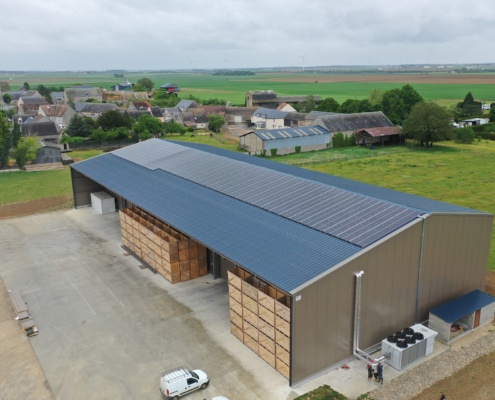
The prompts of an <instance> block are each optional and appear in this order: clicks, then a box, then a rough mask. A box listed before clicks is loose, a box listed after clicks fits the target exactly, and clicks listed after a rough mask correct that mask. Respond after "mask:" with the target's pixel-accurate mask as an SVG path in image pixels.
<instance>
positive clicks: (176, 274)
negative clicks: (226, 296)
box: [119, 207, 208, 283]
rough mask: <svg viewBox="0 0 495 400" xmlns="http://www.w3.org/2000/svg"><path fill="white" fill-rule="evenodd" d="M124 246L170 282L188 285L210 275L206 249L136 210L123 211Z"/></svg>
mask: <svg viewBox="0 0 495 400" xmlns="http://www.w3.org/2000/svg"><path fill="white" fill-rule="evenodd" d="M119 214H120V226H121V233H122V244H123V246H124V248H125V249H126V250H128V251H129V252H131V253H132V254H134V255H135V256H136V257H137V258H138V259H140V261H142V262H144V263H145V264H147V265H148V266H149V267H151V268H152V269H154V270H155V271H157V272H158V273H159V274H160V275H162V276H164V277H165V278H166V279H167V280H168V281H169V282H171V283H177V282H184V281H188V280H190V279H194V278H198V277H199V276H203V275H206V274H207V273H208V266H207V262H206V247H204V246H203V245H201V244H199V243H198V242H196V241H195V240H192V239H191V238H189V237H187V236H185V235H183V234H182V233H180V232H177V231H175V230H174V229H172V228H171V227H170V226H168V225H166V224H164V223H163V222H161V221H159V220H158V219H156V218H155V217H153V216H151V215H149V214H147V213H146V212H144V211H143V210H141V209H139V208H137V207H133V208H126V209H123V210H120V213H119Z"/></svg>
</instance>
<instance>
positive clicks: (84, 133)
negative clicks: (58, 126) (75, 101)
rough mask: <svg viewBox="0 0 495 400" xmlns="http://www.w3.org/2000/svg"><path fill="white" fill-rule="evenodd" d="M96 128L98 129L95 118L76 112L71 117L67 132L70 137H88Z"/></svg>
mask: <svg viewBox="0 0 495 400" xmlns="http://www.w3.org/2000/svg"><path fill="white" fill-rule="evenodd" d="M94 129H96V123H95V121H94V120H92V119H91V118H88V117H82V116H80V115H78V114H76V115H74V116H73V117H72V118H71V120H70V122H69V126H68V127H67V129H66V130H65V133H66V134H67V135H69V136H70V137H88V136H90V135H91V134H92V133H93V130H94Z"/></svg>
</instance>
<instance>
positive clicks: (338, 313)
mask: <svg viewBox="0 0 495 400" xmlns="http://www.w3.org/2000/svg"><path fill="white" fill-rule="evenodd" d="M420 240H421V222H417V223H415V224H413V225H412V226H410V227H408V228H406V229H404V230H403V231H402V232H399V233H398V234H396V235H395V236H393V237H390V238H389V239H388V240H386V241H384V242H382V243H380V244H378V245H377V246H375V247H373V248H371V249H370V250H367V251H366V250H365V251H364V252H363V253H362V254H361V255H359V256H358V257H356V258H355V259H353V260H351V261H349V262H348V263H347V264H345V265H343V266H342V267H340V268H338V269H337V270H335V271H333V272H331V273H329V274H328V275H326V276H324V277H322V278H321V279H320V280H318V281H317V282H315V283H313V284H312V285H310V286H308V287H306V288H304V289H302V290H301V291H300V292H297V293H295V294H294V295H293V298H294V299H295V298H296V297H297V296H299V295H300V296H301V300H299V301H294V302H293V305H294V311H293V328H292V329H293V337H292V354H293V365H292V383H293V384H294V383H297V382H300V381H301V380H303V379H306V378H308V377H310V376H311V375H314V374H316V373H318V372H320V371H322V370H324V369H326V368H329V367H331V366H332V365H334V364H336V363H338V362H340V361H342V360H344V359H346V358H347V357H350V356H352V335H353V316H354V292H355V290H354V287H355V277H354V273H355V272H358V271H361V270H362V271H364V281H363V293H362V294H363V297H362V299H363V307H362V312H361V337H360V348H361V349H365V348H367V347H370V346H372V345H374V344H376V343H378V342H380V340H382V339H383V338H385V337H386V336H387V335H389V334H390V333H392V332H395V331H396V330H398V329H402V328H403V327H405V326H409V325H411V324H413V323H414V322H415V321H414V316H415V306H416V301H415V299H416V283H417V278H418V275H417V274H418V265H419V254H420Z"/></svg>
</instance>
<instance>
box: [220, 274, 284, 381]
mask: <svg viewBox="0 0 495 400" xmlns="http://www.w3.org/2000/svg"><path fill="white" fill-rule="evenodd" d="M228 279H229V302H230V327H231V332H232V333H233V334H234V336H235V337H237V338H238V339H239V340H240V341H241V342H243V343H244V344H245V345H246V346H247V347H249V348H250V349H251V350H252V351H254V352H255V353H256V354H258V355H259V356H260V357H261V358H262V359H263V360H265V361H266V362H267V363H268V364H270V365H271V366H272V367H273V368H275V369H276V370H277V371H278V372H280V373H281V374H282V375H283V376H285V377H286V378H287V379H289V374H290V298H289V297H288V296H287V295H285V294H284V293H282V292H280V291H278V290H277V289H275V288H274V287H272V286H270V285H268V284H267V283H265V282H263V281H261V280H260V279H258V278H256V277H255V276H252V275H251V274H250V273H249V272H247V271H245V270H243V269H242V268H239V267H236V268H234V269H232V270H230V271H228Z"/></svg>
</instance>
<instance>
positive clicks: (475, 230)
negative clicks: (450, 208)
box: [419, 214, 493, 321]
mask: <svg viewBox="0 0 495 400" xmlns="http://www.w3.org/2000/svg"><path fill="white" fill-rule="evenodd" d="M492 224H493V216H492V215H488V214H470V215H440V214H439V215H431V216H430V217H429V218H427V219H426V222H425V239H424V250H423V263H422V273H421V282H420V284H421V298H420V307H419V321H423V320H426V319H427V318H428V313H429V311H430V310H431V309H432V308H434V307H436V306H438V305H439V304H443V303H445V302H447V301H450V300H452V299H454V298H456V297H458V296H461V295H463V294H465V293H468V292H470V291H472V290H474V289H480V290H483V289H484V287H485V279H486V268H487V265H488V255H489V249H490V234H491V231H492V227H493V225H492Z"/></svg>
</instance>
